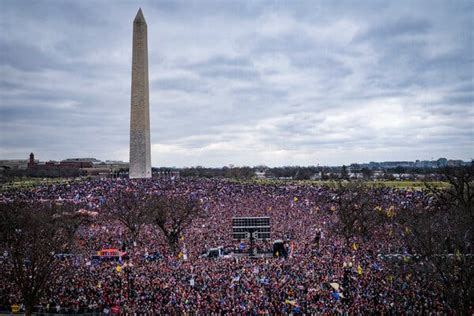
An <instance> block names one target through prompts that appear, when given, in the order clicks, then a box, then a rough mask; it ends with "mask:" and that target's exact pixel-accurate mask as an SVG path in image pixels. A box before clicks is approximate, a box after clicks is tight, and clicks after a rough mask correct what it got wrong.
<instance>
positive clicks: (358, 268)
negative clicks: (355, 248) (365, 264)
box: [357, 264, 362, 275]
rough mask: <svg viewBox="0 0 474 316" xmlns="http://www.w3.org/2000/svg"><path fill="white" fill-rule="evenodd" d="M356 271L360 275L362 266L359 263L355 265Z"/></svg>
mask: <svg viewBox="0 0 474 316" xmlns="http://www.w3.org/2000/svg"><path fill="white" fill-rule="evenodd" d="M357 273H358V274H359V275H362V267H361V266H360V264H359V265H358V266H357Z"/></svg>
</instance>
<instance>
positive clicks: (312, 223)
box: [0, 178, 452, 315]
mask: <svg viewBox="0 0 474 316" xmlns="http://www.w3.org/2000/svg"><path fill="white" fill-rule="evenodd" d="M137 189H140V190H144V191H146V192H147V193H148V194H165V195H170V196H171V195H186V196H189V197H192V198H194V199H197V200H199V201H200V204H201V206H202V210H201V212H202V214H201V216H197V217H196V218H195V219H194V220H193V221H192V224H191V225H190V226H189V227H188V228H187V229H186V230H185V231H184V234H183V236H181V238H180V242H179V243H180V244H179V249H180V251H179V253H178V254H176V253H172V252H171V251H170V249H169V247H168V245H167V243H166V240H165V238H163V236H162V235H161V232H160V231H159V230H158V229H156V228H155V227H154V226H152V225H145V226H144V227H143V230H142V231H141V233H140V235H139V238H138V240H136V241H134V242H131V241H130V239H129V235H128V233H127V229H126V228H125V227H124V226H123V225H121V224H120V223H119V221H117V220H116V219H114V218H110V217H107V216H100V214H101V213H102V212H105V211H104V205H105V204H106V202H107V199H108V198H109V197H110V196H111V195H112V194H114V192H120V191H124V190H137ZM374 190H375V189H374ZM380 190H384V192H383V197H384V198H383V199H381V200H380V208H383V209H389V208H390V207H391V206H397V207H398V206H400V205H404V206H405V207H406V206H407V205H410V203H416V201H417V199H420V198H422V195H423V193H422V192H417V191H409V190H400V189H390V188H384V189H380ZM378 196H379V195H378ZM333 199H334V189H332V188H330V187H325V186H312V185H308V184H305V185H298V184H295V183H288V184H284V183H279V184H266V185H261V184H251V183H239V182H236V181H230V180H223V179H198V178H182V179H175V178H161V179H148V180H128V179H113V180H111V179H109V180H91V181H83V182H75V183H70V184H56V185H48V186H39V187H36V188H35V189H31V190H15V191H5V192H2V193H0V202H7V201H12V200H28V201H41V200H55V201H71V202H74V203H80V204H81V205H85V207H86V208H87V209H88V210H91V211H94V212H97V213H98V214H99V216H98V217H97V219H96V220H95V221H94V222H93V223H91V224H89V225H87V226H85V227H82V228H81V229H80V230H79V231H78V232H77V237H76V238H77V242H76V244H77V247H76V249H73V250H72V251H71V254H72V255H71V256H67V257H65V258H62V259H61V262H60V265H61V266H62V269H58V271H61V273H59V272H58V273H56V274H53V276H52V277H51V279H50V280H48V286H47V290H46V292H45V293H44V295H43V296H42V299H41V301H40V304H39V305H40V307H38V308H39V309H41V310H43V311H48V312H66V311H69V312H75V313H80V312H99V313H106V314H119V313H122V314H125V313H134V312H136V313H150V314H152V313H160V314H183V313H196V314H214V313H226V314H295V315H296V314H321V313H322V314H334V313H344V312H345V311H350V313H354V314H373V313H380V314H399V313H405V314H424V313H442V314H446V313H447V314H449V313H451V312H452V311H451V310H449V307H448V306H447V304H446V301H445V298H444V297H443V295H441V291H440V289H439V288H438V287H439V285H438V284H436V283H434V282H433V281H432V280H430V279H429V278H427V277H426V276H424V275H423V274H412V273H411V272H410V270H408V269H406V270H404V268H403V264H404V263H403V260H401V261H400V262H398V261H396V262H393V261H390V262H389V261H387V259H386V257H384V256H383V255H386V254H393V253H404V252H406V249H404V247H403V244H401V243H400V242H399V241H398V239H397V236H390V234H385V233H382V231H381V232H380V234H377V232H375V234H374V236H375V238H372V239H370V240H365V241H364V242H363V245H362V243H360V244H356V243H353V244H352V245H351V246H348V244H347V241H346V240H344V239H343V238H342V236H339V235H338V234H337V231H335V229H334V225H335V221H336V219H335V216H334V208H335V204H334V203H333ZM241 216H269V217H270V219H271V240H268V241H258V242H257V248H258V249H259V251H260V252H264V251H271V248H272V242H273V240H277V239H280V240H283V241H285V246H286V247H287V249H288V256H287V257H286V258H285V257H283V256H272V257H269V256H266V257H259V258H253V257H247V256H225V257H220V258H213V259H211V258H207V257H205V256H202V254H203V253H204V252H205V251H206V250H208V249H209V248H213V247H218V246H222V247H224V249H230V250H232V249H242V248H243V249H244V250H246V249H248V247H249V242H248V241H245V240H242V241H237V240H234V239H233V238H232V218H233V217H241ZM104 248H117V249H121V250H123V251H126V252H127V254H128V259H120V260H119V261H97V260H93V259H92V256H94V255H95V254H96V252H97V251H98V250H100V249H104ZM151 253H154V254H156V253H157V254H159V256H156V257H154V258H153V260H148V259H147V255H148V254H151ZM58 260H59V259H58ZM395 266H396V267H397V268H396V269H395V268H394V267H395ZM3 277H4V278H6V277H5V276H3ZM0 281H1V282H0V294H1V299H0V304H2V306H3V308H4V309H8V310H10V308H11V306H12V305H14V304H18V305H20V306H21V304H22V298H21V296H20V294H19V293H20V292H19V290H18V289H17V288H16V287H15V285H14V283H13V282H9V281H8V280H6V279H3V280H0Z"/></svg>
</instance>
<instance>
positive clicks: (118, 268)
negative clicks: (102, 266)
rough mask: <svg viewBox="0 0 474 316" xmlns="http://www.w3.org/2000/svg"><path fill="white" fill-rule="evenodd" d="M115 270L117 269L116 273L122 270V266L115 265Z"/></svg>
mask: <svg viewBox="0 0 474 316" xmlns="http://www.w3.org/2000/svg"><path fill="white" fill-rule="evenodd" d="M115 270H117V272H118V273H120V272H121V271H122V266H121V265H117V267H116V268H115Z"/></svg>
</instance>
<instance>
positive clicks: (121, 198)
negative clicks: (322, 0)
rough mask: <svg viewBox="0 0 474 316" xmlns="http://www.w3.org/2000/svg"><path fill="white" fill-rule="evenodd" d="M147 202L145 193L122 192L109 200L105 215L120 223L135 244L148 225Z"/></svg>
mask: <svg viewBox="0 0 474 316" xmlns="http://www.w3.org/2000/svg"><path fill="white" fill-rule="evenodd" d="M147 200H148V196H147V194H146V193H145V192H144V191H140V190H130V191H120V192H116V193H115V194H113V195H112V196H111V197H109V198H108V199H107V202H106V204H105V209H106V212H105V215H106V216H110V217H112V218H113V219H116V220H118V221H120V222H121V223H122V224H123V225H124V226H125V227H126V228H127V230H128V232H129V233H130V238H131V239H132V241H133V242H136V241H138V238H139V235H140V231H141V230H142V228H143V226H144V225H145V224H146V223H147V214H148V209H147V203H148V202H147Z"/></svg>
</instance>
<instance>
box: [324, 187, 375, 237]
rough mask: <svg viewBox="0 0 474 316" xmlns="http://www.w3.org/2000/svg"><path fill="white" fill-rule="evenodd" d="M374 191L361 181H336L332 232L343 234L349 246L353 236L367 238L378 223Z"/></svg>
mask: <svg viewBox="0 0 474 316" xmlns="http://www.w3.org/2000/svg"><path fill="white" fill-rule="evenodd" d="M377 193H378V191H376V190H375V189H373V188H370V187H368V186H367V185H365V184H364V183H362V182H359V181H354V182H349V183H342V182H338V184H337V187H336V192H335V195H334V196H333V201H332V202H333V203H335V204H336V207H335V209H334V212H335V216H336V217H337V220H336V225H335V226H334V227H333V228H334V232H335V233H337V234H339V235H341V236H343V237H344V238H345V240H346V243H347V245H348V246H349V245H350V244H351V242H352V240H354V238H359V239H363V240H367V239H368V238H369V237H370V234H371V233H372V231H373V230H374V229H375V228H376V227H377V226H378V224H379V223H380V214H379V213H378V212H377V211H376V207H377V201H378V199H377V198H376V197H377V195H378V194H377Z"/></svg>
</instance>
